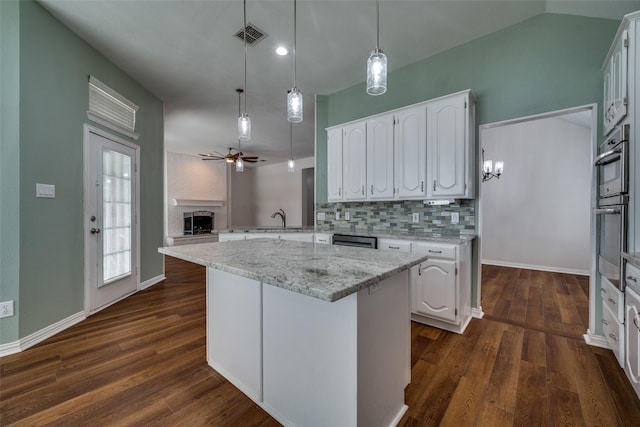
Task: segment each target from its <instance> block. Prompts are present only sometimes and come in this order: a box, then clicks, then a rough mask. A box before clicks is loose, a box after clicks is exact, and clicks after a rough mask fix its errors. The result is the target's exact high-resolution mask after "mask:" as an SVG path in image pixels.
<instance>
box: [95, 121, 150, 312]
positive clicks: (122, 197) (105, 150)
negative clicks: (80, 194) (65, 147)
mask: <svg viewBox="0 0 640 427" xmlns="http://www.w3.org/2000/svg"><path fill="white" fill-rule="evenodd" d="M84 151H85V154H84V158H85V174H84V180H85V182H84V206H85V208H84V210H85V212H84V214H85V220H84V228H85V241H84V244H85V311H86V312H87V314H91V313H95V312H97V311H99V310H101V309H102V308H105V307H106V306H108V305H110V304H112V303H114V302H116V301H118V300H120V299H122V298H123V297H125V296H127V295H129V294H131V293H133V292H135V291H136V289H137V287H138V262H139V261H138V259H139V257H138V225H137V206H138V193H139V186H138V176H137V166H136V164H137V156H138V151H137V146H136V145H134V144H131V143H128V142H126V141H124V140H121V139H119V138H116V137H113V136H111V135H109V134H108V133H106V132H103V131H101V130H98V129H96V128H93V127H91V126H88V125H87V126H85V136H84Z"/></svg>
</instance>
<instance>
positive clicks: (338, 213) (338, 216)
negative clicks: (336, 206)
mask: <svg viewBox="0 0 640 427" xmlns="http://www.w3.org/2000/svg"><path fill="white" fill-rule="evenodd" d="M336 221H340V212H336Z"/></svg>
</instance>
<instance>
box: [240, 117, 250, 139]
mask: <svg viewBox="0 0 640 427" xmlns="http://www.w3.org/2000/svg"><path fill="white" fill-rule="evenodd" d="M238 138H240V139H241V140H243V141H248V140H250V139H251V119H250V118H249V116H248V115H247V113H243V114H242V115H241V116H240V117H238Z"/></svg>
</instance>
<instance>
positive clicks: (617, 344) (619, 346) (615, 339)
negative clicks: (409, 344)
mask: <svg viewBox="0 0 640 427" xmlns="http://www.w3.org/2000/svg"><path fill="white" fill-rule="evenodd" d="M602 333H603V335H604V337H605V339H606V340H607V342H608V343H609V347H611V350H612V351H613V354H615V356H616V359H618V363H620V366H621V367H623V368H624V325H623V324H622V323H621V322H618V319H616V315H615V314H613V313H612V312H611V310H609V307H608V306H605V307H603V308H602Z"/></svg>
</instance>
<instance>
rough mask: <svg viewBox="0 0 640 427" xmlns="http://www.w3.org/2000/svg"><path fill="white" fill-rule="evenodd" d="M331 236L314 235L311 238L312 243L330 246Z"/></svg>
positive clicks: (324, 234)
mask: <svg viewBox="0 0 640 427" xmlns="http://www.w3.org/2000/svg"><path fill="white" fill-rule="evenodd" d="M331 237H332V235H331V234H326V233H316V234H314V236H313V242H314V243H321V244H323V245H330V244H331Z"/></svg>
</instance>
